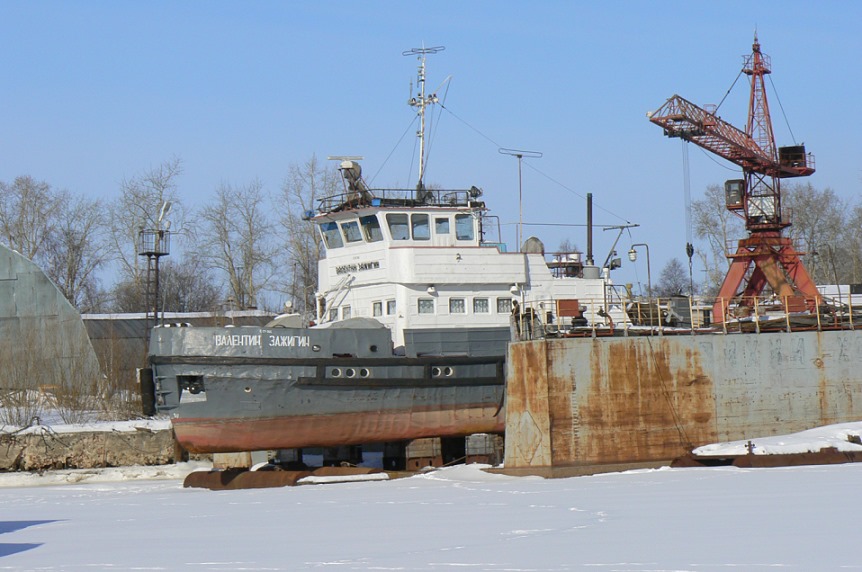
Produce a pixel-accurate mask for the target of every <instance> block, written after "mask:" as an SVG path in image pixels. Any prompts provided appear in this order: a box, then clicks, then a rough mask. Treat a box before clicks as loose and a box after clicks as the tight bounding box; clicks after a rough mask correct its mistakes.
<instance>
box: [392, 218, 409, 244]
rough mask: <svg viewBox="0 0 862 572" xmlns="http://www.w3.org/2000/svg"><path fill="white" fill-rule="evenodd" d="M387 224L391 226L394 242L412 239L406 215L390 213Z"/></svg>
mask: <svg viewBox="0 0 862 572" xmlns="http://www.w3.org/2000/svg"><path fill="white" fill-rule="evenodd" d="M386 223H387V224H388V225H389V234H391V235H392V240H409V239H410V226H409V225H408V223H407V215H406V214H398V213H389V214H387V215H386Z"/></svg>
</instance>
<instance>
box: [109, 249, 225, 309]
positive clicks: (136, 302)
mask: <svg viewBox="0 0 862 572" xmlns="http://www.w3.org/2000/svg"><path fill="white" fill-rule="evenodd" d="M223 297H224V296H223V294H222V292H221V290H220V289H219V288H218V286H217V285H216V283H215V281H214V280H213V279H212V276H211V275H210V273H209V270H208V269H207V268H206V267H205V266H204V264H203V262H201V261H200V260H198V259H197V258H195V257H191V256H186V257H185V258H184V259H182V260H166V261H164V262H163V263H162V264H161V266H160V268H159V310H160V311H164V312H212V311H216V310H217V309H218V308H219V306H220V304H221V302H222V300H223ZM146 306H147V300H146V285H145V284H143V283H142V282H140V281H136V280H133V279H131V278H126V279H124V280H121V281H120V282H118V283H117V284H116V285H115V286H114V290H113V304H112V306H111V309H112V310H113V311H115V312H140V311H142V310H143V309H144V308H146Z"/></svg>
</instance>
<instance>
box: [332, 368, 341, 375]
mask: <svg viewBox="0 0 862 572" xmlns="http://www.w3.org/2000/svg"><path fill="white" fill-rule="evenodd" d="M332 377H341V369H339V368H337V367H334V368H332Z"/></svg>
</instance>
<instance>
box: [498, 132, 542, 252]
mask: <svg viewBox="0 0 862 572" xmlns="http://www.w3.org/2000/svg"><path fill="white" fill-rule="evenodd" d="M497 152H498V153H500V154H502V155H512V156H513V157H517V158H518V228H517V229H516V235H515V241H516V242H517V244H516V245H515V246H517V247H518V252H521V239H522V238H523V237H522V236H521V233H522V232H523V226H524V202H523V187H522V185H521V159H523V158H525V157H526V158H527V159H539V158H541V157H542V153H541V152H539V151H524V150H521V149H506V148H504V147H500V148H499V149H497Z"/></svg>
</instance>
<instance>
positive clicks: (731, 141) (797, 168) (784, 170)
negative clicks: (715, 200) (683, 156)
mask: <svg viewBox="0 0 862 572" xmlns="http://www.w3.org/2000/svg"><path fill="white" fill-rule="evenodd" d="M649 120H650V121H651V122H653V123H655V124H656V125H658V126H659V127H661V128H662V129H663V130H664V134H665V135H667V136H668V137H679V138H681V139H684V140H686V141H690V142H691V143H694V144H695V145H697V146H698V147H702V148H704V149H706V150H707V151H710V152H712V153H715V154H716V155H718V156H719V157H722V158H724V159H727V160H728V161H730V162H731V163H734V164H736V165H739V166H740V167H742V168H743V170H745V171H752V172H755V173H760V174H762V175H766V176H770V177H778V178H786V177H805V176H808V175H811V174H812V173H814V168H813V166H811V165H809V164H808V163H809V162H810V161H809V160H808V159H810V157H809V156H805V155H804V154H803V156H802V157H801V158H800V157H793V158H790V157H788V155H789V153H787V152H785V153H783V156H784V157H785V160H778V161H776V160H775V159H774V158H773V157H771V156H770V155H769V154H768V153H767V152H766V151H764V150H763V149H762V148H761V147H760V145H758V144H757V142H755V140H754V139H753V138H752V137H751V136H749V135H748V134H746V133H745V132H744V131H742V130H741V129H738V128H736V127H734V126H733V125H731V124H730V123H728V122H727V121H725V120H723V119H722V118H721V117H718V116H717V115H715V114H714V113H712V112H710V111H707V110H706V109H704V108H702V107H699V106H697V105H695V104H694V103H692V102H690V101H688V100H687V99H685V98H684V97H681V96H679V95H674V96H673V97H671V98H670V99H668V100H667V101H666V102H665V103H664V105H662V106H661V107H659V108H658V109H657V110H656V111H655V112H653V113H652V114H650V116H649ZM784 149H787V148H784ZM781 155H782V154H781V153H780V156H781ZM794 159H795V160H794Z"/></svg>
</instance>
